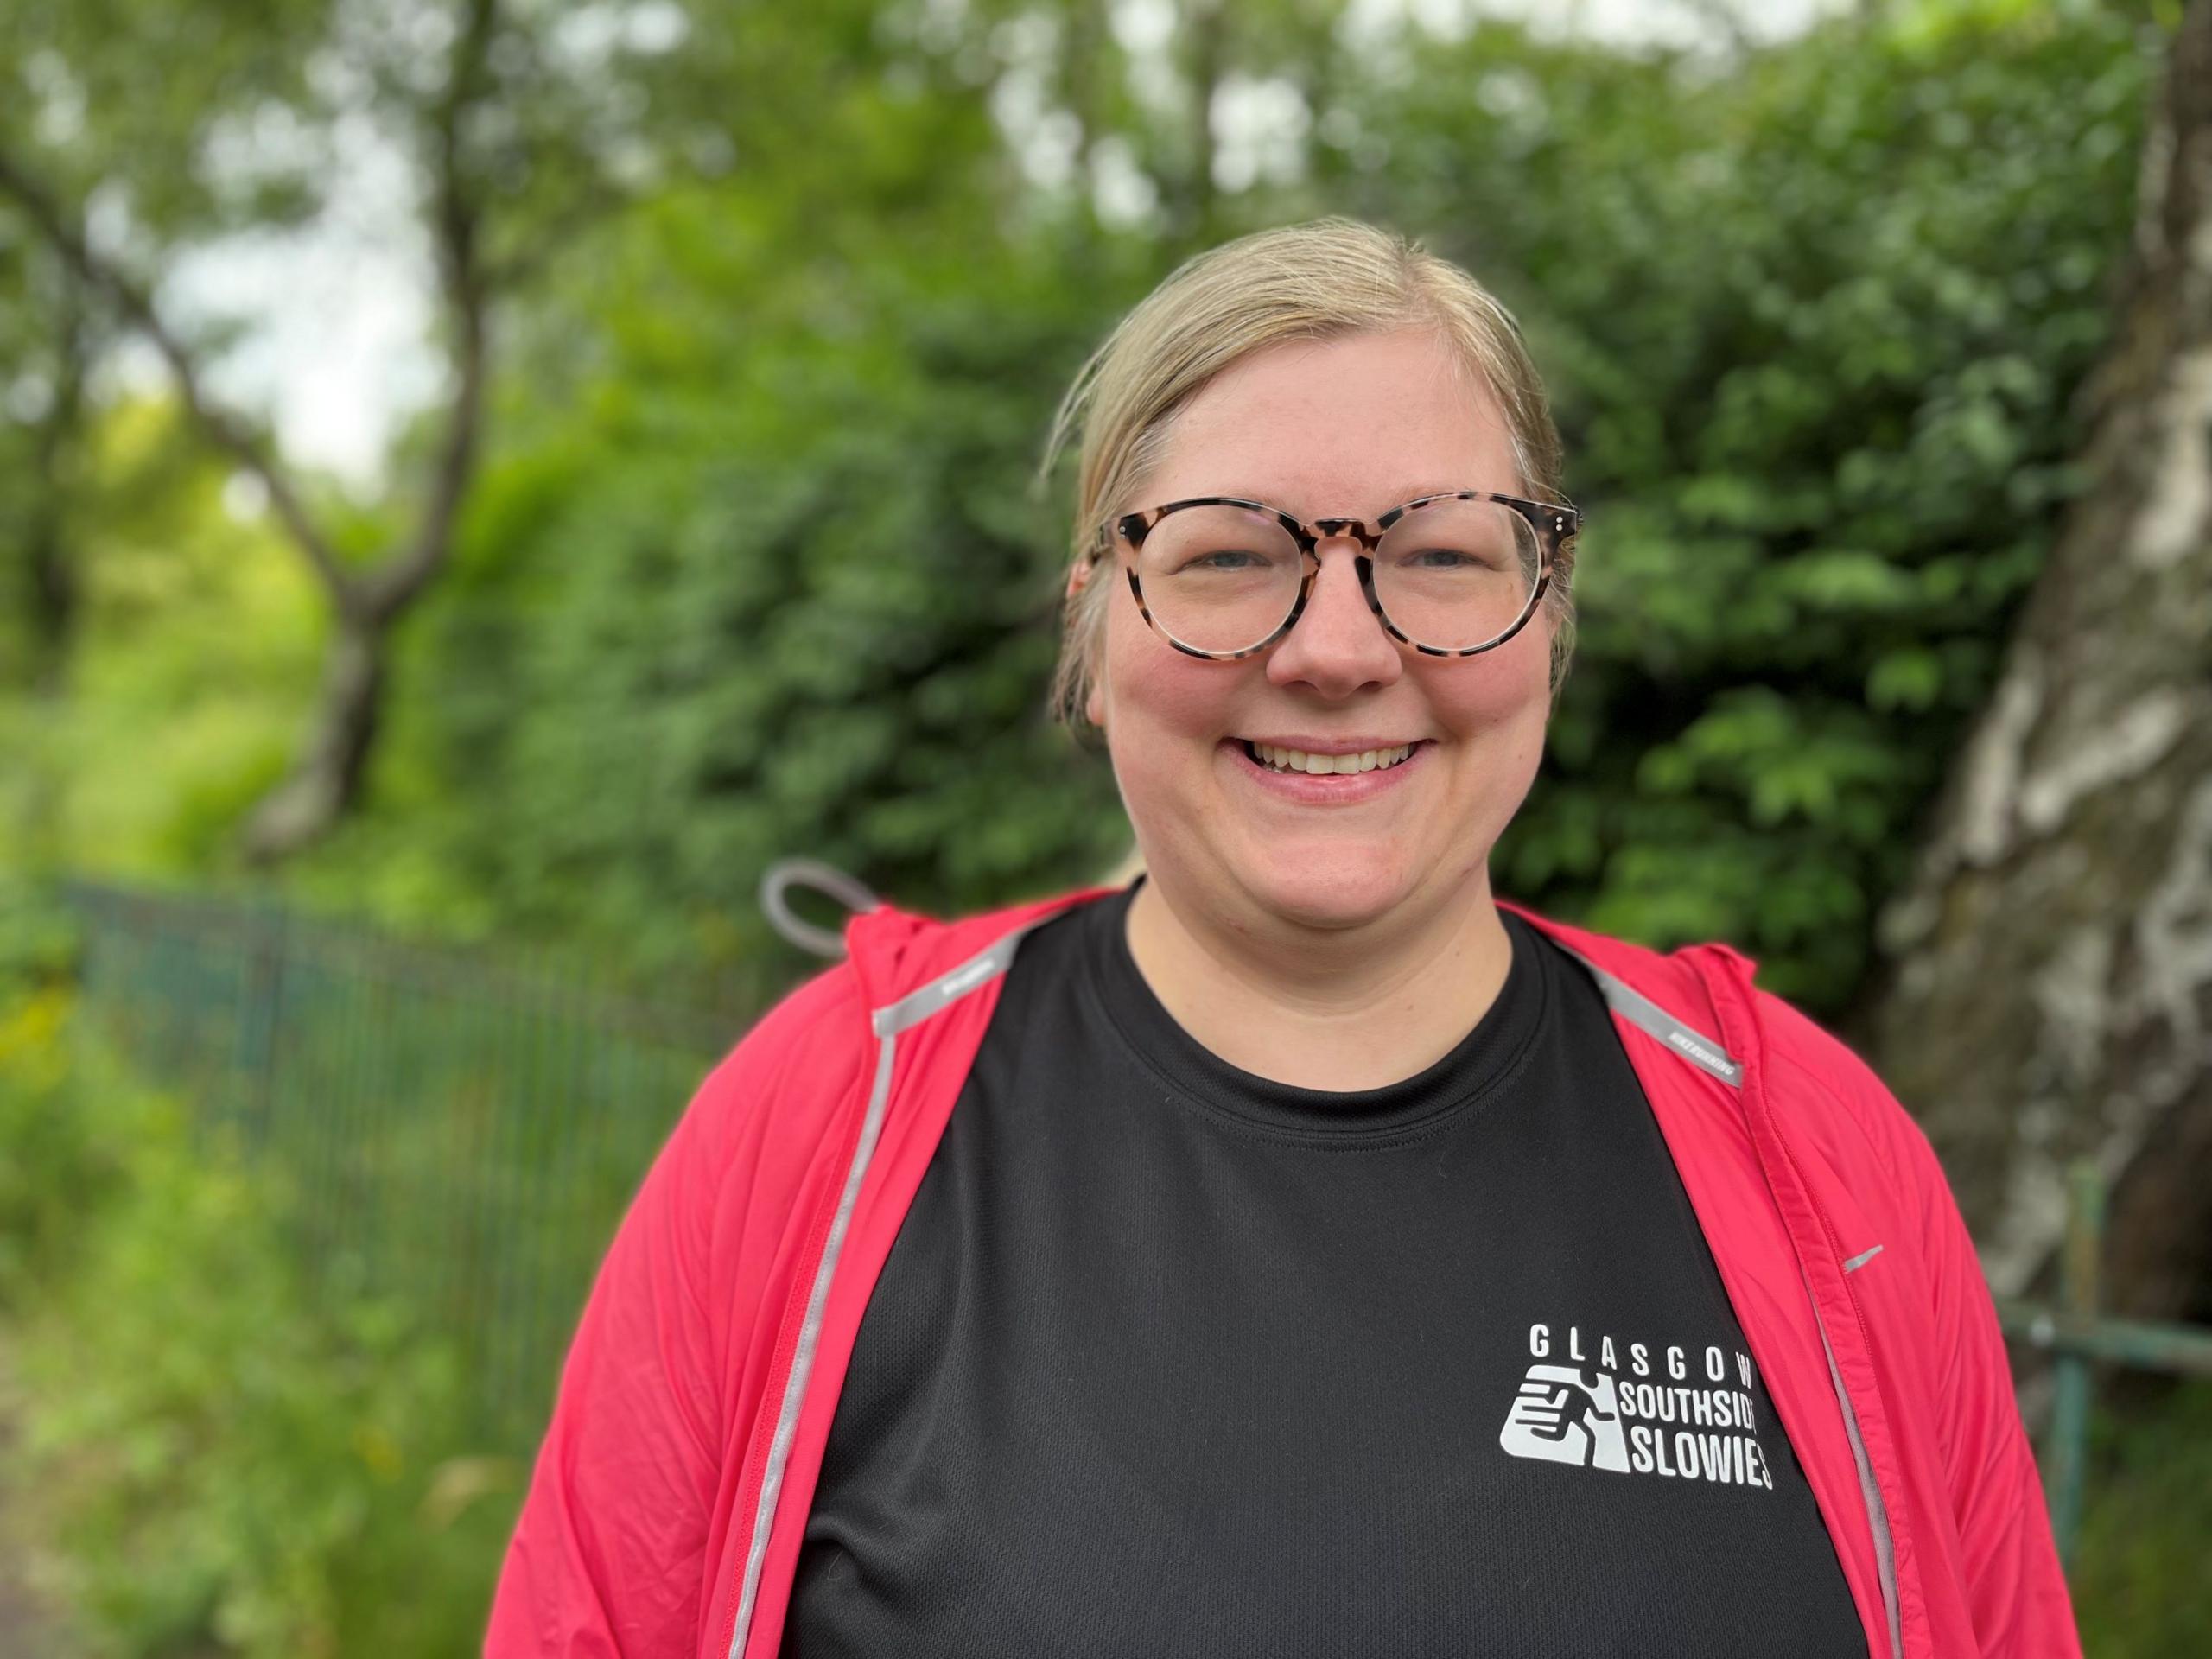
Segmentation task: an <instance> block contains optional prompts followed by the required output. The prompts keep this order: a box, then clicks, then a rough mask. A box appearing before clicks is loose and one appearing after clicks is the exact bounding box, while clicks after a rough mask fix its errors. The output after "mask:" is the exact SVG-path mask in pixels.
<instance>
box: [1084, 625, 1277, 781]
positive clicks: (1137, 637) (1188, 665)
mask: <svg viewBox="0 0 2212 1659" xmlns="http://www.w3.org/2000/svg"><path fill="white" fill-rule="evenodd" d="M1242 668H1243V665H1242V664H1236V665H1231V664H1226V663H1209V662H1205V661H1203V660H1202V659H1200V658H1196V657H1190V656H1185V654H1184V653H1183V652H1179V651H1177V650H1176V649H1175V648H1174V647H1173V646H1172V645H1167V644H1166V642H1164V641H1163V640H1161V639H1158V638H1156V637H1155V636H1154V634H1153V633H1152V632H1151V631H1150V630H1148V629H1147V628H1145V626H1144V625H1143V623H1142V622H1141V620H1140V621H1138V622H1137V623H1136V626H1135V627H1133V628H1123V627H1122V626H1121V619H1119V618H1116V622H1115V626H1114V627H1113V628H1112V629H1109V632H1108V637H1107V642H1106V690H1105V695H1104V696H1103V704H1104V709H1105V715H1106V722H1105V724H1106V730H1107V733H1108V735H1109V740H1110V739H1111V737H1112V734H1113V733H1114V731H1115V730H1116V728H1117V727H1118V728H1120V729H1121V731H1122V734H1124V735H1125V736H1134V734H1136V733H1139V732H1142V733H1145V734H1148V736H1149V738H1150V740H1151V741H1152V743H1153V745H1154V752H1153V753H1152V754H1151V755H1150V756H1149V763H1150V764H1151V765H1152V766H1153V767H1154V769H1157V768H1158V766H1159V764H1160V761H1161V760H1162V759H1163V758H1164V757H1163V756H1162V755H1161V754H1160V753H1159V751H1158V747H1157V746H1158V744H1159V743H1160V741H1161V740H1165V739H1172V738H1181V739H1185V740H1190V741H1198V740H1201V739H1203V740H1204V741H1205V746H1206V748H1207V750H1208V751H1209V753H1210V752H1211V748H1212V746H1213V743H1214V741H1215V739H1217V737H1219V736H1220V735H1221V734H1222V733H1223V731H1224V729H1226V727H1225V722H1226V721H1227V720H1228V718H1229V710H1230V703H1231V702H1232V700H1233V696H1234V691H1235V688H1236V685H1237V684H1238V683H1239V682H1240V681H1241V680H1242V679H1243V673H1242V671H1241V670H1242ZM1116 754H1117V757H1118V754H1119V748H1118V746H1117V747H1116ZM1132 758H1135V757H1134V756H1133V757H1132Z"/></svg>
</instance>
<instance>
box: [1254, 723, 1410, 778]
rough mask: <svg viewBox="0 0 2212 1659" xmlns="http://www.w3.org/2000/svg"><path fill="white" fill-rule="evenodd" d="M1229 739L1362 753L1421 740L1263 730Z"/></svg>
mask: <svg viewBox="0 0 2212 1659" xmlns="http://www.w3.org/2000/svg"><path fill="white" fill-rule="evenodd" d="M1421 741H1422V740H1421V739H1420V738H1418V737H1314V736H1311V735H1309V734H1300V733H1294V734H1291V735H1289V736H1287V737H1276V736H1274V735H1272V734H1268V733H1265V732H1240V733H1239V734H1237V735H1236V736H1235V737H1233V738H1231V739H1230V742H1232V743H1264V744H1266V745H1267V746H1268V747H1269V748H1271V749H1296V750H1297V751H1298V752H1299V753H1301V754H1364V753H1367V751H1368V750H1370V749H1395V748H1396V747H1399V745H1401V744H1404V743H1419V742H1421ZM1408 758H1410V757H1408ZM1348 775H1349V774H1348Z"/></svg>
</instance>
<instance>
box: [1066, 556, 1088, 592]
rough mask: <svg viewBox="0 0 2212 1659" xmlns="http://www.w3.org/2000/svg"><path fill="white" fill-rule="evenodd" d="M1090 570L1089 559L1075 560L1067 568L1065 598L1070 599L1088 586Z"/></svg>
mask: <svg viewBox="0 0 2212 1659" xmlns="http://www.w3.org/2000/svg"><path fill="white" fill-rule="evenodd" d="M1090 569H1091V561H1090V560H1089V559H1077V561H1076V562H1075V563H1074V564H1072V565H1071V566H1070V567H1069V568H1068V589H1067V596H1068V597H1069V598H1070V599H1073V598H1074V597H1075V596H1076V595H1077V594H1079V593H1081V592H1082V591H1083V590H1084V588H1087V587H1089V586H1090Z"/></svg>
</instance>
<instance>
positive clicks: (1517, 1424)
mask: <svg viewBox="0 0 2212 1659" xmlns="http://www.w3.org/2000/svg"><path fill="white" fill-rule="evenodd" d="M1587 1340H1588V1339H1587V1338H1585V1336H1584V1335H1583V1332H1582V1328H1581V1327H1580V1325H1568V1326H1567V1327H1566V1335H1565V1339H1564V1341H1563V1342H1555V1341H1554V1337H1553V1334H1552V1327H1551V1326H1550V1325H1531V1326H1529V1354H1530V1356H1531V1357H1533V1358H1534V1359H1535V1361H1536V1363H1535V1364H1533V1365H1531V1366H1529V1371H1528V1375H1527V1376H1524V1377H1523V1378H1522V1381H1521V1386H1520V1387H1519V1389H1516V1391H1515V1393H1514V1395H1513V1400H1512V1403H1511V1404H1510V1406H1508V1408H1506V1413H1505V1426H1504V1427H1503V1428H1502V1429H1500V1430H1499V1431H1498V1436H1497V1443H1498V1445H1499V1446H1500V1447H1502V1448H1503V1450H1504V1452H1506V1454H1507V1455H1508V1456H1510V1457H1516V1458H1535V1459H1541V1460H1542V1461H1545V1462H1548V1463H1571V1464H1573V1465H1575V1466H1576V1467H1578V1468H1582V1469H1605V1470H1610V1471H1612V1472H1613V1473H1615V1474H1639V1475H1658V1476H1663V1477H1667V1478H1674V1479H1680V1480H1708V1481H1713V1482H1717V1483H1719V1484H1725V1485H1731V1486H1753V1487H1759V1488H1763V1489H1764V1490H1765V1491H1773V1490H1774V1477H1773V1475H1772V1474H1771V1473H1770V1471H1768V1469H1767V1466H1766V1458H1765V1456H1764V1453H1763V1452H1761V1451H1760V1450H1759V1443H1758V1433H1757V1427H1756V1422H1755V1420H1754V1416H1753V1410H1754V1407H1753V1402H1752V1399H1751V1385H1752V1382H1753V1379H1754V1378H1755V1377H1756V1376H1757V1375H1758V1373H1757V1372H1755V1371H1754V1370H1752V1368H1751V1356H1750V1355H1748V1354H1744V1353H1738V1354H1736V1355H1735V1356H1733V1357H1734V1360H1735V1363H1734V1365H1733V1366H1731V1365H1730V1364H1729V1363H1728V1361H1729V1356H1727V1355H1724V1354H1723V1353H1722V1352H1721V1351H1720V1350H1719V1348H1718V1347H1707V1348H1706V1349H1704V1350H1703V1351H1701V1352H1700V1351H1697V1350H1694V1349H1688V1348H1684V1347H1681V1346H1680V1345H1673V1346H1665V1345H1662V1346H1656V1347H1655V1346H1654V1345H1652V1344H1648V1343H1641V1342H1634V1343H1629V1344H1625V1346H1622V1345H1618V1344H1615V1342H1614V1340H1613V1338H1611V1336H1610V1335H1605V1336H1600V1337H1599V1338H1597V1339H1596V1340H1595V1342H1594V1344H1591V1351H1588V1352H1586V1351H1585V1344H1586V1341H1587ZM1624 1359H1625V1360H1626V1363H1625V1364H1624V1363H1622V1362H1623V1360H1624Z"/></svg>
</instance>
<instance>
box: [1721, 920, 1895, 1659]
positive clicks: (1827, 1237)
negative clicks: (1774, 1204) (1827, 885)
mask: <svg viewBox="0 0 2212 1659" xmlns="http://www.w3.org/2000/svg"><path fill="white" fill-rule="evenodd" d="M1724 960H1731V961H1732V959H1730V958H1724ZM1728 972H1729V976H1730V977H1731V978H1732V979H1733V980H1734V981H1735V982H1736V985H1737V988H1738V989H1739V990H1740V991H1741V992H1742V993H1743V994H1744V999H1745V1002H1746V1004H1751V994H1752V991H1753V989H1754V988H1753V986H1752V984H1751V969H1750V968H1749V967H1748V966H1745V968H1743V969H1737V968H1735V967H1734V966H1731V967H1730V969H1728ZM1750 1023H1751V1025H1752V1026H1756V1025H1757V1024H1758V1019H1757V1016H1756V1014H1754V1015H1753V1016H1752V1018H1751V1021H1750ZM1760 1048H1761V1052H1760V1057H1759V1058H1760V1060H1761V1062H1762V1065H1761V1077H1760V1080H1759V1090H1760V1104H1761V1108H1762V1110H1763V1112H1764V1107H1765V1104H1766V1094H1765V1077H1764V1059H1765V1053H1764V1048H1765V1045H1764V1043H1762V1044H1761V1045H1760ZM1764 1116H1766V1119H1767V1134H1768V1136H1769V1137H1770V1138H1771V1139H1772V1140H1773V1141H1774V1142H1775V1144H1776V1145H1777V1147H1779V1148H1780V1150H1781V1154H1782V1160H1783V1163H1784V1164H1786V1165H1787V1166H1789V1178H1790V1179H1791V1180H1792V1181H1794V1182H1795V1183H1796V1187H1797V1191H1798V1192H1800V1193H1802V1195H1803V1197H1804V1199H1805V1202H1806V1204H1807V1205H1808V1206H1809V1207H1810V1208H1811V1210H1812V1211H1813V1218H1814V1220H1815V1221H1816V1222H1818V1223H1819V1224H1820V1228H1821V1239H1822V1241H1823V1242H1824V1243H1826V1244H1827V1251H1828V1258H1829V1260H1830V1261H1831V1262H1834V1264H1835V1265H1836V1268H1837V1272H1838V1276H1839V1277H1840V1280H1841V1282H1842V1287H1843V1300H1844V1304H1845V1306H1847V1307H1848V1308H1849V1309H1850V1310H1851V1319H1852V1323H1853V1325H1855V1326H1856V1327H1857V1329H1858V1332H1859V1351H1860V1352H1862V1353H1872V1351H1873V1349H1874V1338H1873V1332H1872V1331H1871V1330H1869V1329H1868V1327H1867V1325H1866V1314H1865V1313H1863V1312H1862V1311H1861V1310H1860V1308H1859V1298H1858V1296H1857V1294H1855V1293H1854V1292H1853V1290H1852V1288H1851V1279H1850V1276H1849V1274H1847V1273H1845V1272H1844V1271H1843V1266H1842V1263H1843V1246H1842V1243H1841V1242H1840V1240H1839V1239H1838V1238H1837V1236H1836V1231H1835V1224H1834V1222H1832V1221H1830V1220H1829V1219H1828V1212H1827V1207H1826V1206H1825V1205H1822V1204H1821V1199H1820V1195H1819V1194H1818V1193H1817V1192H1815V1191H1814V1190H1813V1187H1812V1185H1811V1184H1810V1183H1809V1182H1808V1181H1807V1180H1806V1179H1805V1173H1804V1169H1803V1167H1802V1166H1801V1165H1800V1164H1799V1163H1798V1161H1797V1154H1796V1150H1795V1149H1794V1148H1793V1147H1791V1146H1790V1144H1789V1137H1788V1136H1786V1135H1783V1133H1782V1131H1781V1129H1780V1128H1778V1127H1777V1125H1776V1124H1775V1122H1774V1119H1773V1116H1772V1114H1771V1113H1770V1112H1768V1113H1764ZM1754 1144H1755V1145H1756V1142H1755V1143H1754ZM1793 1242H1794V1241H1793ZM1798 1271H1799V1274H1800V1276H1801V1277H1802V1278H1803V1279H1804V1281H1805V1294H1806V1297H1807V1299H1808V1300H1809V1301H1810V1302H1811V1303H1812V1306H1813V1319H1814V1322H1815V1324H1816V1325H1819V1326H1820V1327H1821V1346H1822V1347H1823V1348H1825V1349H1827V1355H1828V1364H1829V1367H1830V1369H1831V1370H1832V1372H1833V1373H1834V1380H1835V1387H1836V1392H1837V1393H1838V1395H1840V1398H1841V1401H1842V1404H1843V1408H1844V1410H1845V1412H1846V1413H1847V1414H1848V1421H1847V1424H1846V1427H1847V1428H1848V1429H1850V1430H1851V1431H1852V1433H1853V1439H1854V1440H1857V1441H1858V1442H1859V1453H1860V1455H1862V1456H1864V1457H1865V1458H1866V1484H1867V1485H1868V1487H1869V1488H1871V1490H1872V1496H1873V1499H1874V1503H1873V1504H1871V1505H1869V1506H1868V1509H1867V1513H1866V1524H1867V1528H1868V1529H1869V1530H1870V1531H1871V1532H1872V1534H1873V1541H1874V1546H1875V1563H1874V1565H1875V1572H1876V1575H1877V1577H1878V1579H1879V1580H1880V1581H1881V1587H1882V1590H1883V1601H1884V1606H1883V1610H1882V1611H1883V1613H1884V1615H1885V1618H1887V1620H1888V1622H1889V1627H1890V1628H1889V1637H1890V1650H1891V1655H1892V1656H1893V1659H1904V1624H1903V1618H1904V1613H1903V1603H1904V1595H1903V1589H1902V1586H1901V1585H1900V1584H1899V1583H1898V1581H1897V1536H1898V1534H1899V1527H1898V1523H1897V1519H1896V1518H1894V1517H1895V1516H1896V1513H1897V1512H1896V1510H1895V1509H1894V1506H1892V1505H1891V1503H1890V1501H1889V1497H1888V1495H1887V1494H1886V1493H1885V1492H1884V1491H1882V1484H1881V1477H1880V1476H1879V1475H1878V1474H1877V1473H1876V1472H1875V1471H1874V1460H1873V1455H1872V1452H1867V1451H1866V1450H1865V1442H1866V1431H1865V1429H1864V1427H1861V1424H1862V1422H1863V1420H1862V1419H1861V1417H1860V1415H1859V1408H1858V1407H1857V1406H1855V1405H1854V1404H1853V1402H1852V1399H1851V1389H1850V1386H1849V1385H1848V1384H1847V1383H1846V1382H1845V1381H1844V1377H1843V1367H1842V1366H1841V1364H1840V1363H1838V1361H1837V1360H1836V1358H1835V1351H1834V1348H1833V1346H1831V1345H1830V1344H1829V1342H1828V1338H1827V1321H1826V1320H1825V1319H1823V1318H1822V1316H1821V1297H1820V1292H1819V1290H1818V1289H1817V1288H1816V1287H1815V1285H1814V1283H1813V1280H1812V1275H1811V1274H1808V1273H1806V1272H1805V1271H1804V1269H1803V1267H1802V1264H1801V1265H1800V1268H1799V1269H1798ZM1879 1388H1880V1385H1879V1383H1877V1384H1876V1391H1877V1395H1878V1394H1879ZM1877 1403H1879V1400H1878V1399H1877ZM1876 1505H1878V1507H1879V1511H1880V1512H1879V1513H1876V1509H1875V1506H1876ZM1885 1537H1886V1539H1887V1541H1888V1545H1889V1548H1888V1550H1887V1554H1888V1556H1889V1560H1888V1562H1887V1563H1886V1565H1885V1562H1884V1561H1883V1560H1882V1556H1883V1554H1884V1549H1883V1542H1884V1540H1885Z"/></svg>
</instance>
